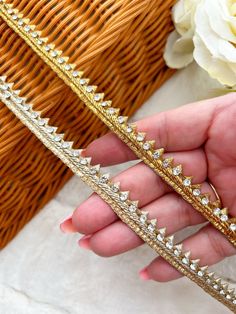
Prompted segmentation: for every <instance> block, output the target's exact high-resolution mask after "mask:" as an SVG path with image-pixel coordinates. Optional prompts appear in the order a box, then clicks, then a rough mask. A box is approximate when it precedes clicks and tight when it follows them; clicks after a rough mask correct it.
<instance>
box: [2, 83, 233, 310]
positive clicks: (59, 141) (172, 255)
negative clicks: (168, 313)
mask: <svg viewBox="0 0 236 314" xmlns="http://www.w3.org/2000/svg"><path fill="white" fill-rule="evenodd" d="M12 86H13V84H9V83H7V82H6V77H0V100H1V101H2V102H3V103H4V104H5V105H6V106H7V107H8V108H9V110H11V111H12V112H13V113H14V114H15V115H16V116H17V117H18V118H19V119H20V120H21V121H22V123H23V124H25V125H26V126H27V127H28V128H29V129H30V130H31V131H32V133H34V134H35V135H36V136H37V138H38V139H39V140H40V141H41V142H42V143H43V144H44V145H45V146H46V147H47V148H48V149H50V150H51V151H52V152H53V153H54V154H55V155H56V156H57V157H58V158H60V159H61V160H62V161H63V162H64V163H65V164H66V165H67V166H68V167H69V168H70V169H71V171H72V172H73V173H74V174H76V175H77V176H79V177H80V178H81V179H82V180H83V181H84V182H85V183H87V184H88V185H89V186H90V187H91V188H92V189H93V190H94V191H95V192H96V193H97V194H98V195H99V196H100V197H101V198H102V199H103V200H104V201H105V202H106V203H108V204H109V205H110V206H111V208H112V209H113V210H114V212H115V213H116V214H117V215H118V217H119V218H120V219H121V220H122V221H123V222H125V223H126V224H127V225H128V226H129V227H130V228H131V229H132V230H133V231H134V232H135V233H136V234H138V235H139V237H140V238H141V239H143V240H144V241H145V242H146V243H147V244H148V245H149V246H150V247H151V248H152V249H154V250H155V251H156V252H157V253H158V254H159V255H160V256H162V257H163V258H164V259H165V260H166V261H167V262H168V263H170V264H171V265H172V266H173V267H175V268H176V269H177V270H178V271H180V272H181V273H182V274H183V275H185V276H187V277H188V278H189V279H191V280H192V281H194V282H195V283H196V284H197V285H199V286H200V287H201V288H202V289H204V290H205V291H206V292H207V293H208V294H210V295H211V296H213V297H214V298H215V299H217V300H218V301H220V302H221V303H223V304H224V305H226V306H227V307H228V308H229V309H231V310H232V311H233V312H234V313H236V295H235V294H234V290H233V289H229V288H228V285H226V284H224V283H222V282H221V279H220V278H218V277H216V276H215V274H214V273H209V272H207V268H208V267H207V266H204V267H200V266H199V262H200V261H199V260H191V259H190V252H186V253H184V252H183V249H182V245H181V244H179V245H175V244H174V236H166V231H165V228H164V229H163V228H162V229H158V228H157V221H156V219H151V220H150V219H148V212H143V211H141V210H140V209H139V208H138V201H131V200H130V199H129V192H128V191H121V190H120V188H119V183H113V182H112V181H111V180H110V179H109V174H107V173H106V174H102V173H101V172H100V166H99V165H96V166H91V165H90V162H91V158H85V157H82V156H81V150H77V149H74V148H73V142H68V141H65V140H64V139H63V134H58V133H57V132H56V131H57V128H56V127H53V126H50V125H48V121H49V119H47V118H42V117H41V115H40V113H39V112H37V111H34V110H33V108H32V106H31V105H29V104H27V103H26V100H25V98H22V97H20V96H19V94H20V92H19V91H14V90H12Z"/></svg>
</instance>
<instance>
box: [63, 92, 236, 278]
mask: <svg viewBox="0 0 236 314" xmlns="http://www.w3.org/2000/svg"><path fill="white" fill-rule="evenodd" d="M137 127H138V130H139V131H143V132H146V133H147V139H148V140H151V139H155V140H156V145H157V146H158V147H159V148H160V147H163V148H165V151H166V153H167V155H170V156H173V157H174V160H175V163H176V164H178V163H181V164H182V165H183V169H184V174H185V175H193V177H194V179H193V183H202V184H203V189H202V190H203V192H209V193H210V194H211V199H212V200H213V199H214V197H215V195H214V193H213V191H212V189H211V187H210V186H209V184H208V183H207V182H208V181H210V182H211V183H212V184H213V185H214V186H215V188H216V190H217V191H218V193H219V195H220V196H221V199H222V203H223V205H224V206H225V207H228V208H230V213H231V214H232V215H233V216H236V180H235V178H236V94H230V95H227V96H223V97H218V98H215V99H210V100H205V101H201V102H199V103H195V104H190V105H186V106H183V107H180V108H178V109H175V110H171V111H167V112H163V113H160V114H157V115H155V116H152V117H149V118H146V119H144V120H141V121H138V122H137ZM86 155H88V156H91V157H92V160H93V163H95V164H97V163H100V164H101V165H102V166H109V165H114V164H119V163H123V162H126V161H128V160H133V159H135V158H136V157H135V155H134V154H133V152H132V151H131V150H130V149H129V148H128V147H127V146H126V145H125V144H123V143H122V142H121V141H120V140H119V139H118V138H117V137H116V136H115V135H114V134H111V133H109V134H107V135H105V136H103V137H101V138H99V139H97V140H95V141H94V142H93V143H91V144H90V145H89V146H88V148H87V149H86ZM113 180H114V181H115V182H116V181H119V182H120V183H121V190H129V191H130V199H131V200H136V199H138V200H139V201H140V203H139V204H140V206H141V209H142V210H144V211H148V212H149V213H150V216H149V217H150V218H157V219H158V228H162V227H167V233H169V234H173V233H174V232H176V231H179V230H181V229H183V228H185V227H187V226H193V225H197V224H200V223H203V222H204V221H205V220H204V218H203V216H202V215H201V214H200V213H198V212H197V211H196V210H195V209H193V208H192V207H191V205H189V204H188V203H187V202H185V201H184V200H183V199H182V198H181V197H180V196H179V195H177V194H176V193H175V192H174V191H173V190H172V189H171V188H170V187H169V186H167V184H165V183H164V182H163V181H162V180H161V179H160V178H159V177H158V176H157V175H156V174H155V173H154V172H153V171H152V170H151V169H149V168H148V167H147V166H146V165H144V164H143V163H142V162H140V163H138V164H137V165H135V166H133V167H130V168H129V169H128V170H125V171H124V172H122V173H120V174H119V175H118V176H116V177H115V178H114V179H113ZM68 224H69V225H70V226H69V227H70V228H72V229H74V230H76V231H78V232H80V233H83V234H85V236H84V237H83V238H82V239H81V240H80V241H79V243H80V245H81V247H85V248H89V249H91V250H92V251H93V252H95V253H96V254H98V255H101V256H113V255H117V254H120V253H123V252H126V251H129V250H131V249H133V248H135V247H137V246H139V245H141V244H142V243H143V242H142V240H141V239H140V238H139V237H138V236H137V235H136V234H135V233H134V232H133V231H131V230H130V229H129V227H128V226H126V225H125V224H124V223H123V222H121V221H120V220H119V219H118V218H117V216H116V215H115V214H114V212H113V211H112V209H111V208H110V207H109V206H108V205H107V204H106V203H105V202H104V201H103V200H102V199H101V198H100V197H99V196H98V195H96V194H92V195H91V196H90V197H89V198H88V199H87V200H86V201H85V202H83V203H82V204H81V205H80V206H79V207H78V208H77V209H76V210H75V212H74V213H73V216H72V219H68V220H67V221H66V222H65V223H64V224H62V229H66V228H67V227H68ZM183 244H184V249H185V250H190V251H191V252H192V255H191V257H192V258H193V259H195V258H200V260H201V265H202V266H203V265H206V264H207V265H211V264H214V263H217V262H219V261H220V260H222V259H224V258H225V257H227V256H230V255H233V254H235V253H236V249H235V248H234V247H233V245H231V244H230V243H229V242H228V240H226V238H225V237H224V236H223V235H222V234H221V233H220V232H219V231H217V230H216V229H214V227H213V226H212V225H210V224H207V225H206V226H204V227H203V228H201V229H200V230H199V231H198V232H197V233H195V234H194V235H192V236H190V237H189V238H187V239H185V240H184V242H183ZM140 276H141V277H142V278H143V279H153V280H157V281H169V280H173V279H176V278H179V277H181V274H180V273H178V271H177V270H175V269H174V268H173V267H172V266H170V265H169V264H168V263H167V262H166V261H165V260H163V259H162V258H161V257H157V258H156V259H155V260H153V261H152V262H151V263H150V264H149V265H148V266H147V267H145V268H144V269H143V270H142V271H141V272H140Z"/></svg>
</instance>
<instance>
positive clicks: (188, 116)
mask: <svg viewBox="0 0 236 314" xmlns="http://www.w3.org/2000/svg"><path fill="white" fill-rule="evenodd" d="M233 101H235V95H226V96H222V97H217V98H214V99H209V100H204V101H201V102H198V103H194V104H189V105H186V106H182V107H179V108H177V109H174V110H170V111H166V112H162V113H159V114H157V115H154V116H152V117H148V118H145V119H143V120H140V121H138V122H137V123H136V124H137V128H138V131H141V132H146V133H147V137H146V138H147V140H155V141H156V145H157V147H159V148H161V147H163V148H165V150H166V151H167V152H170V151H185V150H193V149H196V148H198V147H200V146H201V145H203V144H204V142H205V141H206V140H207V138H208V131H209V128H210V126H211V124H212V122H213V120H214V117H215V116H216V115H217V112H218V111H220V110H221V108H222V107H224V106H228V105H230V104H231V103H232V102H233ZM85 154H86V155H88V156H91V157H92V158H93V162H94V163H99V164H101V165H103V166H108V165H114V164H118V163H122V162H125V161H127V160H132V159H135V158H136V157H135V155H134V153H133V152H132V151H131V150H130V149H129V148H128V147H127V145H126V144H124V143H123V142H122V141H121V140H119V138H118V137H117V136H116V135H115V134H111V133H109V134H107V135H105V136H103V137H101V138H99V139H97V140H95V141H94V142H92V143H91V144H90V145H89V146H88V147H87V149H86V152H85Z"/></svg>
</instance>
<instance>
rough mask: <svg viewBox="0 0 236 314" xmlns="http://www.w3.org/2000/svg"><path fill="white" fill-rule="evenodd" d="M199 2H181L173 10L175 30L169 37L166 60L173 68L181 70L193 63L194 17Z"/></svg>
mask: <svg viewBox="0 0 236 314" xmlns="http://www.w3.org/2000/svg"><path fill="white" fill-rule="evenodd" d="M198 2H199V1H198V0H180V1H178V2H177V3H176V4H175V5H174V7H173V10H172V19H173V22H174V26H175V30H174V31H173V32H172V33H171V34H170V35H169V37H168V39H167V43H166V49H165V53H164V58H165V61H166V63H167V65H168V66H169V67H171V68H175V69H180V68H183V67H184V66H187V65H188V64H189V63H191V62H192V61H193V48H194V46H193V35H194V29H195V25H194V15H195V10H196V6H197V3H198Z"/></svg>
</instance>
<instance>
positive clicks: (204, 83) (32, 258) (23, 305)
mask: <svg viewBox="0 0 236 314" xmlns="http://www.w3.org/2000/svg"><path fill="white" fill-rule="evenodd" d="M214 87H218V85H217V83H216V82H215V81H213V80H211V79H210V78H209V77H208V76H207V74H206V73H205V72H203V71H202V70H200V69H199V68H198V67H197V66H195V65H191V66H189V67H188V68H186V69H184V70H182V71H179V72H178V73H176V74H175V75H174V76H173V77H172V78H171V79H170V80H169V81H168V82H167V83H165V84H164V86H163V87H162V88H160V90H158V91H157V92H156V93H155V94H154V95H153V96H152V97H151V98H150V99H149V100H148V101H147V102H146V104H145V105H144V106H143V107H142V108H141V109H140V110H139V111H138V112H137V113H136V115H135V117H134V118H135V119H140V118H142V117H144V116H148V115H151V114H153V113H156V112H159V111H162V110H167V109H169V108H172V107H176V106H179V105H183V104H185V103H188V102H191V101H195V100H198V99H200V98H203V97H205V96H206V95H207V94H208V91H209V90H210V89H211V88H214ZM126 166H127V165H126ZM123 168H124V166H123V165H119V166H117V167H113V168H111V169H109V171H110V172H112V173H116V172H118V171H120V170H121V169H123ZM90 193H91V191H90V189H89V188H88V187H87V186H85V185H84V184H83V183H82V182H81V181H80V180H79V179H78V178H76V177H73V178H72V179H71V180H70V181H69V182H68V183H67V184H66V185H65V187H64V188H63V189H62V190H61V191H60V192H59V193H58V195H56V197H55V198H54V199H53V200H51V201H50V202H49V203H48V204H47V206H45V208H44V209H43V210H42V211H41V212H40V213H39V214H38V215H37V216H36V217H35V218H34V219H32V221H31V222H30V223H28V225H27V226H25V228H24V229H23V230H22V231H21V232H20V233H19V235H18V236H17V237H16V238H15V239H14V240H13V241H12V242H11V243H10V244H9V245H8V246H7V247H6V248H5V249H4V250H2V252H1V253H0V313H1V314H63V313H70V314H101V313H103V314H110V313H112V314H126V313H127V314H128V313H129V314H141V313H145V314H152V313H165V314H166V313H168V314H188V313H192V314H194V313H201V314H205V313H215V314H222V313H229V311H228V310H227V309H226V308H225V307H224V306H222V305H221V304H220V303H219V302H217V301H215V300H214V299H213V298H211V297H209V296H208V295H207V294H205V293H204V292H203V291H202V290H201V289H200V288H199V287H197V286H196V285H195V284H193V283H192V282H190V281H189V280H188V279H186V278H183V279H180V280H177V281H174V282H170V283H166V284H161V283H156V282H152V281H149V282H143V281H141V280H140V279H139V277H138V271H139V270H140V269H141V268H143V267H144V266H146V265H147V264H148V263H149V262H150V261H151V260H152V259H153V258H154V257H155V254H154V252H152V250H151V249H150V248H149V247H147V246H142V247H141V248H138V249H136V250H133V251H131V252H129V253H126V254H123V255H120V256H116V257H112V258H107V259H106V258H102V257H99V256H96V255H95V254H93V253H91V252H90V251H87V250H83V249H80V248H79V247H78V245H77V244H76V241H77V239H78V238H79V235H78V234H75V235H71V234H69V235H66V234H62V233H61V232H60V230H59V223H60V221H61V220H62V219H63V218H64V217H66V216H67V215H68V214H69V213H71V212H72V211H73V210H74V209H75V208H76V206H78V205H79V204H80V203H81V202H82V201H83V200H84V199H86V197H87V196H88V195H89V194H90ZM185 235H186V233H185ZM215 268H216V269H217V271H218V273H219V274H221V275H223V276H225V277H227V278H230V279H231V280H233V278H235V277H236V276H235V275H236V270H235V257H233V258H230V259H227V260H226V261H224V262H222V263H220V264H218V265H217V266H216V267H215ZM232 286H233V285H232ZM235 287H236V285H235Z"/></svg>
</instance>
